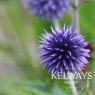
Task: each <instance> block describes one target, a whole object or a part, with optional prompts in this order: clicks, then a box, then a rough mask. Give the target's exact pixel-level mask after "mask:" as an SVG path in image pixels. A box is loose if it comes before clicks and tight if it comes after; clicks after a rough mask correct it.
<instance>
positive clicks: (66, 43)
mask: <svg viewBox="0 0 95 95" xmlns="http://www.w3.org/2000/svg"><path fill="white" fill-rule="evenodd" d="M51 30H52V32H51V33H48V32H47V31H45V34H42V36H41V37H40V38H41V39H42V40H41V41H40V42H41V45H39V48H40V57H41V59H42V62H41V64H43V65H44V68H46V69H47V70H48V73H56V74H57V73H58V72H65V73H68V72H76V73H77V72H80V71H82V70H83V69H84V67H85V65H86V64H87V63H88V61H87V59H86V58H87V57H89V52H90V50H88V49H85V47H86V46H87V45H88V43H87V42H84V37H83V36H82V35H79V33H78V30H76V31H73V27H72V25H70V26H68V27H67V28H65V26H64V28H63V29H62V30H58V29H55V30H54V29H53V28H51Z"/></svg>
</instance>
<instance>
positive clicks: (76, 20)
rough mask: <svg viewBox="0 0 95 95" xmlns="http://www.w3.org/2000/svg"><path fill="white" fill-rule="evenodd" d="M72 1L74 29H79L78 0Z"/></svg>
mask: <svg viewBox="0 0 95 95" xmlns="http://www.w3.org/2000/svg"><path fill="white" fill-rule="evenodd" d="M73 1H74V7H73V8H72V13H71V14H72V21H73V25H74V29H75V30H76V29H78V30H79V31H80V29H79V2H78V0H73Z"/></svg>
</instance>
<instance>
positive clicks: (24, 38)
mask: <svg viewBox="0 0 95 95" xmlns="http://www.w3.org/2000/svg"><path fill="white" fill-rule="evenodd" d="M79 19H80V30H81V33H82V34H83V35H84V36H85V39H86V41H88V42H90V43H92V46H93V47H95V2H92V3H86V4H83V5H82V6H81V7H80V11H79ZM71 22H72V20H71V16H70V13H66V14H65V16H64V18H63V19H61V20H60V24H61V26H63V25H64V23H67V24H71ZM51 25H52V23H51V22H47V21H44V20H42V19H41V18H39V17H36V16H34V15H32V16H30V15H29V14H28V12H27V10H26V9H25V8H24V7H23V5H22V3H21V1H20V0H0V95H71V92H70V88H69V87H68V84H67V83H65V82H64V80H51V76H50V75H49V74H47V71H46V70H43V67H42V66H41V65H39V62H40V58H39V57H38V53H39V50H38V44H39V43H38V40H39V36H40V35H41V34H42V33H44V31H43V30H44V29H46V30H48V31H50V26H51ZM92 57H93V60H91V61H90V63H89V65H88V71H91V72H92V73H93V79H92V80H90V88H89V92H90V94H89V95H94V94H95V69H94V68H95V52H93V53H92ZM82 82H83V83H82V85H81V86H82V90H83V92H80V91H79V93H82V94H80V95H88V94H86V92H87V89H86V88H85V85H86V80H82ZM77 88H78V86H77ZM84 89H85V90H84Z"/></svg>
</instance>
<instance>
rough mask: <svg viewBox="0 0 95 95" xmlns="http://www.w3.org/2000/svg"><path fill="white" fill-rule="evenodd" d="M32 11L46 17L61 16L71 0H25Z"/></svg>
mask: <svg viewBox="0 0 95 95" xmlns="http://www.w3.org/2000/svg"><path fill="white" fill-rule="evenodd" d="M23 1H24V4H25V5H26V6H27V7H28V8H29V10H30V12H32V13H33V14H36V15H37V16H40V17H43V18H44V19H48V20H52V19H55V18H60V17H61V16H62V15H63V14H64V12H66V11H67V10H68V9H69V7H70V4H69V0H23Z"/></svg>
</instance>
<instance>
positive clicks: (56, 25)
mask: <svg viewBox="0 0 95 95" xmlns="http://www.w3.org/2000/svg"><path fill="white" fill-rule="evenodd" d="M53 24H54V27H55V28H56V29H57V30H60V29H61V27H60V24H59V21H58V20H57V19H54V20H53Z"/></svg>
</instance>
